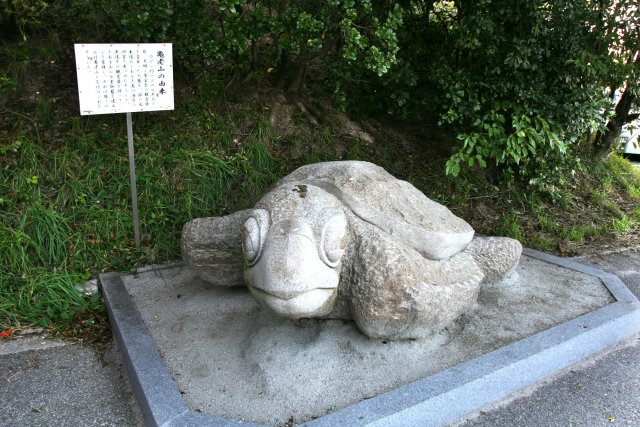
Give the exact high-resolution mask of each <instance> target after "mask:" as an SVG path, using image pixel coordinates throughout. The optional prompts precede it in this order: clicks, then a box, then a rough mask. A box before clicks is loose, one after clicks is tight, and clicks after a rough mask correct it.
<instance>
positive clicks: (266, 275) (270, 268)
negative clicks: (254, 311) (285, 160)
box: [242, 186, 348, 319]
mask: <svg viewBox="0 0 640 427" xmlns="http://www.w3.org/2000/svg"><path fill="white" fill-rule="evenodd" d="M316 189H317V188H315V187H314V188H312V189H308V188H307V187H306V186H305V187H304V191H305V192H308V193H309V194H305V195H304V197H302V196H301V194H302V193H300V194H298V195H293V197H295V198H299V199H311V198H312V197H313V196H314V195H313V193H314V191H313V190H316ZM317 190H319V189H317ZM320 191H321V190H320ZM282 195H284V196H285V200H282V199H280V200H279V203H278V204H277V207H275V208H274V209H271V210H269V209H264V208H262V209H255V210H254V211H253V212H252V214H251V215H250V216H249V217H248V218H247V220H246V221H245V223H244V227H243V231H242V252H243V256H244V262H245V281H246V282H247V285H248V287H249V289H250V291H251V293H252V294H253V296H254V298H255V299H256V300H257V301H258V303H259V304H260V305H261V306H264V307H267V308H269V309H271V310H272V311H274V312H275V313H276V314H278V315H280V316H283V317H288V318H292V319H300V318H305V317H320V316H324V315H326V314H329V313H330V312H331V311H332V309H333V306H334V303H335V300H336V296H337V291H338V284H339V282H340V272H341V268H342V261H343V255H344V253H345V249H346V245H347V240H348V233H347V218H346V216H345V214H344V213H343V212H342V210H340V209H336V208H335V207H332V206H329V207H327V206H326V204H325V205H324V206H322V204H320V205H319V203H318V201H315V202H314V201H311V200H295V199H293V200H291V199H292V197H291V195H289V194H282ZM292 202H293V203H292Z"/></svg>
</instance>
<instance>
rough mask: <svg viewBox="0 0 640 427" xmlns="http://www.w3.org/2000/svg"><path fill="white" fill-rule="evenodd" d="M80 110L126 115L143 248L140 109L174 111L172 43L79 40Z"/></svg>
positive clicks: (133, 203)
mask: <svg viewBox="0 0 640 427" xmlns="http://www.w3.org/2000/svg"><path fill="white" fill-rule="evenodd" d="M74 47H75V53H76V70H77V73H78V94H79V99H80V114H81V115H94V114H112V113H126V115H127V139H128V142H129V173H130V180H131V206H132V210H133V232H134V237H135V242H136V248H140V224H139V217H138V194H137V190H136V165H135V155H134V150H133V124H132V120H131V113H132V112H134V111H159V110H173V55H172V50H171V49H172V46H171V43H137V44H134V43H119V44H76V45H74Z"/></svg>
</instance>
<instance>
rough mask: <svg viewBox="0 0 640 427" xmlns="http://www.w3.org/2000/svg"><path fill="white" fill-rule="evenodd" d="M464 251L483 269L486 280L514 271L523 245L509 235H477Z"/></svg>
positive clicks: (498, 277)
mask: <svg viewBox="0 0 640 427" xmlns="http://www.w3.org/2000/svg"><path fill="white" fill-rule="evenodd" d="M464 252H466V253H468V254H469V255H471V256H472V257H473V259H474V260H475V261H476V264H478V266H479V267H480V268H481V269H482V272H483V273H484V275H485V280H494V279H500V278H502V277H504V276H506V275H507V274H509V273H510V272H511V271H513V270H514V269H515V268H516V267H517V265H518V262H519V261H520V255H521V254H522V245H521V244H520V242H518V241H517V240H515V239H510V238H508V237H478V236H476V237H475V238H474V239H473V240H472V241H471V243H469V245H468V246H467V248H466V249H465V250H464Z"/></svg>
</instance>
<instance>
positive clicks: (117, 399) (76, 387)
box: [0, 248, 640, 426]
mask: <svg viewBox="0 0 640 427" xmlns="http://www.w3.org/2000/svg"><path fill="white" fill-rule="evenodd" d="M639 249H640V248H636V249H627V250H623V251H611V252H608V253H604V254H598V255H591V256H587V257H579V258H578V259H576V260H577V261H579V262H582V263H586V264H592V265H594V266H596V267H598V268H600V269H602V270H605V271H608V272H612V273H614V274H617V275H618V276H619V277H620V279H621V280H622V281H623V282H624V283H625V285H626V286H627V287H628V288H629V290H630V291H631V292H632V293H634V294H635V295H636V296H637V297H639V298H640V250H639ZM34 340H35V341H34ZM52 344H53V345H52ZM638 366H640V336H634V337H632V338H631V339H630V340H628V341H627V342H626V343H625V345H624V346H618V347H617V348H615V349H610V350H609V351H608V352H606V354H600V355H598V356H596V357H595V358H592V359H591V360H589V361H587V362H585V363H582V364H581V365H579V366H573V367H572V368H571V369H570V370H568V371H565V372H564V373H563V374H561V375H559V376H557V377H556V378H553V379H549V380H546V381H545V382H544V384H538V385H536V386H532V387H530V388H529V389H528V390H525V391H524V392H521V393H519V395H518V396H515V397H512V398H511V399H509V401H505V402H502V403H501V404H498V405H494V407H492V408H484V409H483V410H481V411H480V412H479V413H477V414H475V415H474V416H472V417H469V418H468V419H466V420H463V421H461V422H460V423H459V424H460V425H464V426H495V425H518V426H555V425H557V426H571V425H576V426H611V425H621V426H637V425H640V409H639V408H640V369H638ZM0 425H2V426H54V425H55V426H59V425H69V426H85V425H87V426H93V425H96V426H101V425H104V426H128V425H132V426H136V425H142V419H141V416H140V414H139V411H138V409H137V407H136V404H135V403H134V401H133V399H132V392H131V390H130V387H129V386H128V384H127V381H126V378H125V375H124V371H123V369H122V366H121V364H120V362H119V358H118V356H117V352H115V351H113V349H112V350H110V351H108V352H107V353H106V354H97V353H96V352H95V351H94V350H93V349H91V348H86V347H82V346H80V345H78V344H73V343H62V344H60V343H58V344H56V343H52V342H51V341H49V340H48V339H45V340H43V339H42V338H38V337H36V338H32V339H28V340H27V339H22V340H16V339H14V340H8V341H7V340H3V341H0Z"/></svg>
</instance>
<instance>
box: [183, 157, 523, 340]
mask: <svg viewBox="0 0 640 427" xmlns="http://www.w3.org/2000/svg"><path fill="white" fill-rule="evenodd" d="M182 247H183V257H184V259H185V261H186V262H187V264H189V265H191V266H192V267H193V268H194V270H195V271H196V273H197V274H198V275H199V276H200V277H202V278H203V279H205V280H208V281H209V282H212V283H215V284H219V285H239V284H241V283H242V271H243V267H242V266H243V265H244V279H245V282H246V284H247V286H248V287H249V289H250V290H251V293H252V294H253V296H254V297H255V299H256V300H257V301H258V303H259V304H260V305H261V306H263V307H266V308H268V309H270V310H272V311H274V312H275V313H277V314H279V315H281V316H284V317H289V318H292V319H299V318H307V317H330V318H353V319H354V320H355V321H356V323H357V325H358V327H359V328H360V329H361V330H362V331H363V332H364V333H365V334H366V335H368V336H369V337H376V338H391V339H400V338H421V337H425V336H428V335H430V334H432V333H434V332H436V331H438V330H440V329H442V328H444V327H446V326H447V325H448V324H450V323H451V322H452V321H453V320H455V319H456V318H457V317H458V316H460V315H461V314H462V313H464V312H465V311H466V310H468V309H469V308H470V307H471V306H473V304H474V303H475V301H476V298H477V295H478V291H479V289H480V285H481V283H482V281H483V280H485V279H496V278H500V277H502V276H503V275H505V274H507V273H508V272H509V271H510V270H512V269H513V268H514V267H515V266H516V265H517V264H518V260H519V257H520V252H521V250H522V247H521V246H520V243H518V242H517V241H515V240H512V239H506V238H474V231H473V229H472V228H471V226H470V225H469V224H467V223H466V222H465V221H464V220H462V219H460V218H458V217H456V216H455V215H454V214H453V213H452V212H451V211H450V210H449V209H447V208H446V207H444V206H442V205H440V204H438V203H436V202H434V201H432V200H429V199H428V198H427V197H426V196H425V195H424V194H422V193H421V192H420V191H418V190H417V189H416V188H415V187H413V186H412V185H411V184H409V183H407V182H405V181H400V180H398V179H396V178H394V177H393V176H391V175H390V174H389V173H387V172H386V171H385V170H384V169H382V168H380V167H378V166H375V165H373V164H371V163H367V162H357V161H349V162H327V163H318V164H314V165H308V166H304V167H302V168H299V169H297V170H296V171H294V172H293V173H292V174H290V175H289V176H287V177H285V178H284V179H283V180H281V181H280V182H279V183H278V184H277V185H276V186H275V187H274V189H272V190H271V191H270V192H269V193H268V194H266V195H265V196H264V197H263V198H262V199H261V200H260V201H259V202H258V203H257V204H256V206H255V209H253V210H247V211H241V212H238V213H236V214H233V215H229V216H227V217H223V218H203V219H198V220H194V221H192V222H190V223H188V224H187V225H185V228H184V230H183V236H182Z"/></svg>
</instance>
